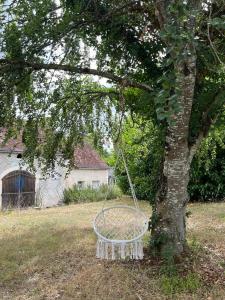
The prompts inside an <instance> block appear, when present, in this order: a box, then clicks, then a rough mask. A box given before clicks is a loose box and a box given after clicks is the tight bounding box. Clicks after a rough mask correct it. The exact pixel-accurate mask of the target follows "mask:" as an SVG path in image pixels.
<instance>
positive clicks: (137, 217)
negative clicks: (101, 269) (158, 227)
mask: <svg viewBox="0 0 225 300" xmlns="http://www.w3.org/2000/svg"><path fill="white" fill-rule="evenodd" d="M120 153H121V156H122V159H123V162H124V165H125V169H126V173H127V176H128V181H129V184H130V188H131V193H132V197H133V200H134V207H133V206H127V205H116V206H112V207H108V208H104V207H103V208H102V210H101V211H100V212H99V213H98V214H97V216H96V217H95V219H94V223H93V227H94V231H95V233H96V235H97V238H98V240H97V250H96V256H97V258H101V259H112V260H114V259H126V258H129V259H142V258H143V256H144V254H143V243H142V237H143V235H144V234H145V233H146V231H147V229H148V219H147V217H146V216H145V214H144V213H143V212H142V211H141V210H140V209H139V207H138V202H137V198H136V194H135V191H134V187H133V185H132V182H131V179H130V175H129V171H128V168H127V165H126V161H125V158H124V155H123V152H122V151H121V150H120Z"/></svg>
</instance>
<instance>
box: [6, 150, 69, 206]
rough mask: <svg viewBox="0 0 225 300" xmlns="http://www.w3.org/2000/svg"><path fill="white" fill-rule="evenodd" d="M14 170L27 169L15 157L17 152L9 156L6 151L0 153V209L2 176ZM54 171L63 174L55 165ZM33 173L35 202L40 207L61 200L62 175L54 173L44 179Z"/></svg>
mask: <svg viewBox="0 0 225 300" xmlns="http://www.w3.org/2000/svg"><path fill="white" fill-rule="evenodd" d="M16 170H24V171H27V166H22V165H21V160H20V159H18V158H17V154H12V155H10V156H9V154H8V153H0V209H1V204H2V196H1V195H2V178H3V177H4V176H5V175H7V174H8V173H10V172H12V171H16ZM56 171H57V173H59V174H63V175H64V173H65V172H64V170H63V169H62V168H60V167H59V166H57V167H56ZM28 172H29V170H28ZM33 175H35V192H36V204H37V205H38V206H41V207H48V206H54V205H57V204H58V203H59V201H60V200H62V192H63V189H64V176H59V175H55V176H54V177H48V178H47V179H44V178H43V176H42V174H41V173H40V172H36V173H35V174H33Z"/></svg>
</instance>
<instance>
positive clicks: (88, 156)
mask: <svg viewBox="0 0 225 300" xmlns="http://www.w3.org/2000/svg"><path fill="white" fill-rule="evenodd" d="M74 160H75V167H76V168H78V169H93V170H107V169H109V166H108V165H107V164H106V163H105V162H104V161H103V160H102V159H101V158H100V156H99V155H98V153H97V152H96V151H95V150H94V149H93V148H92V147H91V146H90V145H89V144H87V143H85V144H84V145H83V146H81V147H78V148H76V149H75V151H74Z"/></svg>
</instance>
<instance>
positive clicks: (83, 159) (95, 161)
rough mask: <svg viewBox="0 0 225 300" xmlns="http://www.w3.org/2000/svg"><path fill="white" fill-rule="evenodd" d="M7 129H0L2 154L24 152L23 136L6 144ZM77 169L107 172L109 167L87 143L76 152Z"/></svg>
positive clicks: (0, 150) (0, 149)
mask: <svg viewBox="0 0 225 300" xmlns="http://www.w3.org/2000/svg"><path fill="white" fill-rule="evenodd" d="M5 135H6V129H4V128H3V129H2V128H0V152H9V153H13V152H15V153H18V152H20V153H21V152H23V151H24V145H23V142H22V135H20V136H18V137H17V138H16V139H9V140H8V141H7V142H6V143H4V138H5ZM74 160H75V167H76V168H78V169H95V170H107V169H109V166H108V165H107V164H106V163H105V162H104V161H103V160H102V159H101V158H100V156H99V155H98V153H97V152H96V151H95V150H94V149H93V148H92V147H91V146H90V145H89V144H87V143H84V145H83V146H81V147H77V148H76V149H75V150H74Z"/></svg>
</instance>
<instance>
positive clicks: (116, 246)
mask: <svg viewBox="0 0 225 300" xmlns="http://www.w3.org/2000/svg"><path fill="white" fill-rule="evenodd" d="M96 257H97V258H101V259H112V260H115V259H126V258H128V259H136V260H138V259H143V257H144V252H143V243H142V240H141V239H139V240H137V241H134V242H130V243H125V242H122V243H113V242H111V243H110V242H106V241H104V240H102V239H98V240H97V245H96Z"/></svg>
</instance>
